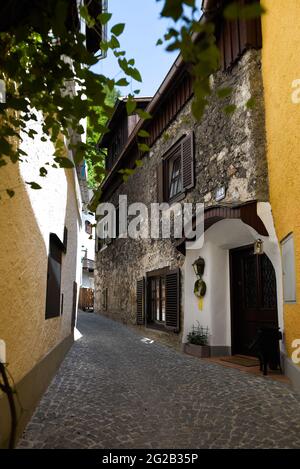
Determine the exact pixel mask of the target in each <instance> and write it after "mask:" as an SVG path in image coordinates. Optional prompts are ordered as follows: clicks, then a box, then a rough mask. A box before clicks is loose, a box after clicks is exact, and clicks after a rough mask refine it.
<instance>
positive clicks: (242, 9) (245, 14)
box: [224, 2, 266, 20]
mask: <svg viewBox="0 0 300 469" xmlns="http://www.w3.org/2000/svg"><path fill="white" fill-rule="evenodd" d="M265 12H266V10H265V9H264V8H263V6H262V5H261V4H260V3H259V2H255V3H251V4H249V5H239V4H238V3H237V2H233V3H230V4H229V5H228V6H227V7H226V8H225V9H224V17H225V18H226V19H228V20H235V19H237V18H240V19H243V20H251V19H254V18H259V17H260V16H261V15H262V14H264V13H265Z"/></svg>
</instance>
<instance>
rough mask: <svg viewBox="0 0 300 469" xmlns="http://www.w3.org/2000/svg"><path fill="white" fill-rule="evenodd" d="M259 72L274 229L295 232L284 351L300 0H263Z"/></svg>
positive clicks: (291, 310)
mask: <svg viewBox="0 0 300 469" xmlns="http://www.w3.org/2000/svg"><path fill="white" fill-rule="evenodd" d="M262 3H263V5H264V6H265V8H266V9H267V13H266V14H265V15H263V19H262V30H263V49H262V66H263V68H262V71H263V82H264V88H265V106H266V132H267V157H268V166H269V183H270V198H271V206H272V211H273V216H274V220H275V228H276V232H277V236H278V239H279V240H280V241H281V240H282V239H283V238H284V237H285V236H287V235H288V234H289V233H290V232H293V234H294V242H295V255H296V282H297V303H296V304H285V305H284V324H285V337H286V347H287V351H288V355H289V356H291V352H292V348H291V343H292V341H293V340H294V339H300V104H294V103H293V102H292V91H293V88H292V82H293V81H294V80H295V79H300V27H299V24H300V1H299V0H264V1H263V2H262Z"/></svg>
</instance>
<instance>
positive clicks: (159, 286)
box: [149, 276, 166, 323]
mask: <svg viewBox="0 0 300 469" xmlns="http://www.w3.org/2000/svg"><path fill="white" fill-rule="evenodd" d="M149 289H150V295H151V299H150V317H151V320H152V321H154V322H158V323H164V322H165V321H166V295H165V291H166V279H165V276H158V277H152V278H150V279H149Z"/></svg>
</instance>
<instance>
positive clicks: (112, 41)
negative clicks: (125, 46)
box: [109, 36, 120, 49]
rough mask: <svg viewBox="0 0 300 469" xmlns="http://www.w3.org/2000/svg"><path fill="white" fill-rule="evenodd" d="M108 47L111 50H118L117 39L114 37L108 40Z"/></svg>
mask: <svg viewBox="0 0 300 469" xmlns="http://www.w3.org/2000/svg"><path fill="white" fill-rule="evenodd" d="M109 45H110V47H111V49H118V48H119V47H120V43H119V41H118V39H117V38H116V36H112V37H111V38H110V42H109Z"/></svg>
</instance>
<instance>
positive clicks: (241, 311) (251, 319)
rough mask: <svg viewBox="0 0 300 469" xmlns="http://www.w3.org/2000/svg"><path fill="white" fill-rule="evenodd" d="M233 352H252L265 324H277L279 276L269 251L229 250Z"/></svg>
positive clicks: (251, 249)
mask: <svg viewBox="0 0 300 469" xmlns="http://www.w3.org/2000/svg"><path fill="white" fill-rule="evenodd" d="M230 287H231V336H232V337H231V339H232V353H233V354H244V355H251V352H250V351H249V345H250V344H251V342H252V341H253V340H254V338H255V335H256V333H257V331H258V329H259V328H260V327H262V326H278V313H277V292H276V275H275V270H274V267H273V265H272V263H271V261H270V259H269V258H268V257H267V256H266V254H262V255H255V254H254V253H253V246H246V247H242V248H236V249H232V250H231V251H230Z"/></svg>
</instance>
